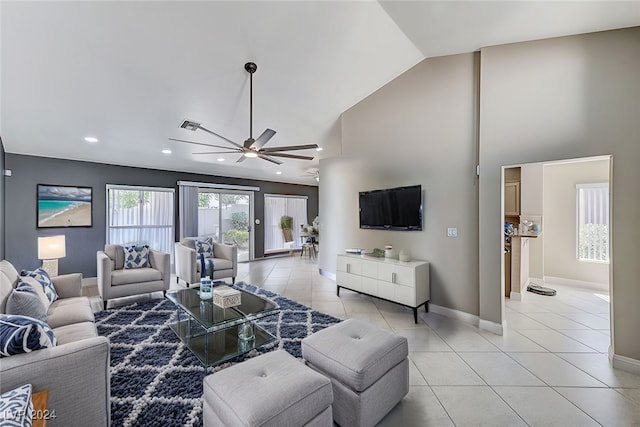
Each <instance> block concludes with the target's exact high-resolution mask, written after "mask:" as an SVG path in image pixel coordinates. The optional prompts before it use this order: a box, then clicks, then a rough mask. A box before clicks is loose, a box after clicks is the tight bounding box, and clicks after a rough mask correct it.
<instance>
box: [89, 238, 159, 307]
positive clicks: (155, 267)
mask: <svg viewBox="0 0 640 427" xmlns="http://www.w3.org/2000/svg"><path fill="white" fill-rule="evenodd" d="M96 257H97V263H98V289H99V291H100V296H101V297H102V301H103V303H104V309H105V310H106V309H107V301H108V300H110V299H113V298H122V297H128V296H131V295H139V294H146V293H151V292H157V291H162V292H163V293H166V291H167V290H168V289H169V283H170V280H171V270H170V267H171V266H170V263H171V261H170V257H169V254H168V253H164V252H159V251H155V250H153V249H150V250H149V266H148V267H140V268H125V251H124V247H123V246H121V245H105V247H104V251H98V253H97V255H96Z"/></svg>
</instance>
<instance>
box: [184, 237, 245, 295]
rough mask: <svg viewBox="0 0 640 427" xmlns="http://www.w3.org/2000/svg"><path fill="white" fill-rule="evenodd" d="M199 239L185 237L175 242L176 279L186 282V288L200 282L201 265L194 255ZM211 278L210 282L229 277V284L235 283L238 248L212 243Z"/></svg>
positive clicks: (196, 255) (195, 254)
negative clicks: (196, 242)
mask: <svg viewBox="0 0 640 427" xmlns="http://www.w3.org/2000/svg"><path fill="white" fill-rule="evenodd" d="M199 239H200V240H202V239H203V238H202V237H200V238H198V237H185V238H184V239H182V240H180V241H179V242H176V253H175V256H176V276H177V277H176V279H177V281H178V282H179V281H180V279H182V280H184V281H185V282H187V287H188V286H189V285H190V284H192V283H198V282H200V271H201V265H200V261H199V259H198V254H197V253H196V244H195V241H196V240H199ZM213 256H214V257H213V258H212V259H213V265H214V268H213V277H212V278H211V279H212V280H217V279H223V278H225V277H231V282H232V283H235V282H236V276H237V274H238V247H237V246H236V245H227V244H224V243H216V242H213Z"/></svg>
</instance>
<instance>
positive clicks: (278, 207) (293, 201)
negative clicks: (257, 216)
mask: <svg viewBox="0 0 640 427" xmlns="http://www.w3.org/2000/svg"><path fill="white" fill-rule="evenodd" d="M284 215H288V216H290V217H292V218H293V248H295V249H298V248H300V246H301V245H300V243H301V242H300V225H302V224H307V223H308V220H307V198H306V197H301V196H281V195H272V194H268V195H265V196H264V250H265V253H266V252H270V251H271V252H275V251H281V250H287V249H288V247H287V246H286V245H285V242H284V236H283V235H282V230H281V229H280V218H281V217H282V216H284Z"/></svg>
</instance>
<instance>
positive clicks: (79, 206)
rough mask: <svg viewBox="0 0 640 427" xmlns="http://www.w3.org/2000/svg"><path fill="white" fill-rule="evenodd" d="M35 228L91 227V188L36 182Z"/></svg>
mask: <svg viewBox="0 0 640 427" xmlns="http://www.w3.org/2000/svg"><path fill="white" fill-rule="evenodd" d="M36 205H37V228H57V227H92V226H93V188H92V187H78V186H70V185H50V184H38V187H37V203H36Z"/></svg>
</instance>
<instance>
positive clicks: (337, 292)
mask: <svg viewBox="0 0 640 427" xmlns="http://www.w3.org/2000/svg"><path fill="white" fill-rule="evenodd" d="M336 295H337V296H340V286H336Z"/></svg>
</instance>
